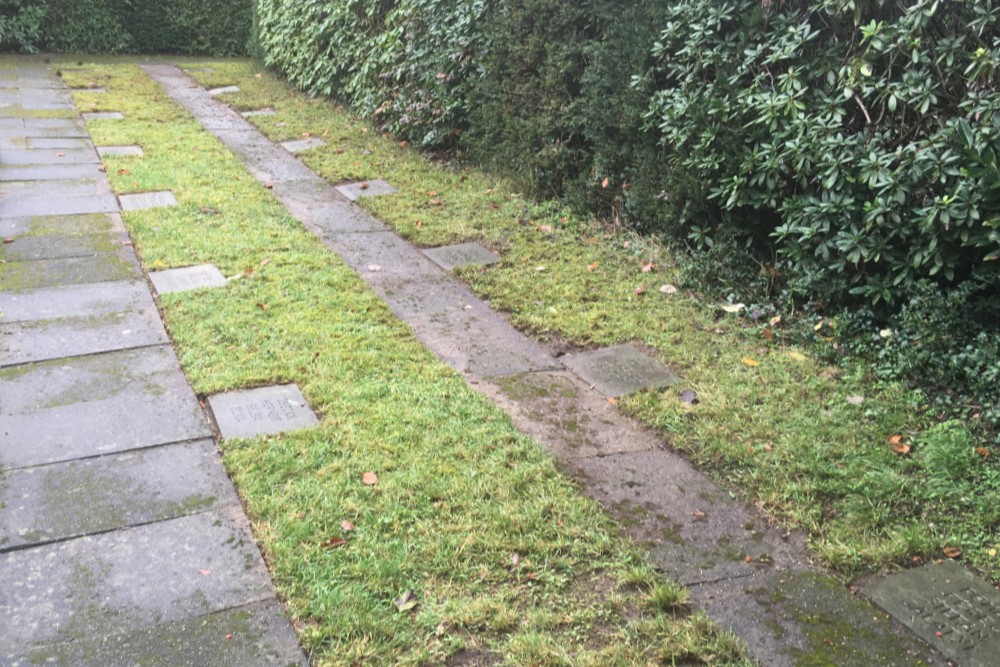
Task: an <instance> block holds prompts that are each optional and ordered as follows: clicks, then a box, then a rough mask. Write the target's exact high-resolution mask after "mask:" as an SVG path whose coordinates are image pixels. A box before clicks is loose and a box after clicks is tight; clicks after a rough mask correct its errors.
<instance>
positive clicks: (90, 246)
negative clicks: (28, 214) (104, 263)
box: [0, 233, 131, 262]
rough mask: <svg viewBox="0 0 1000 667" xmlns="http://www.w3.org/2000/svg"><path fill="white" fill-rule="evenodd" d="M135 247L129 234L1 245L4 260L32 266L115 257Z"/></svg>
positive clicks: (57, 237) (45, 238)
mask: <svg viewBox="0 0 1000 667" xmlns="http://www.w3.org/2000/svg"><path fill="white" fill-rule="evenodd" d="M124 243H131V242H130V241H129V240H128V235H127V234H121V233H120V234H72V235H69V234H58V235H51V236H48V235H47V236H41V235H40V236H21V237H15V238H14V239H13V241H12V242H10V243H4V244H3V245H0V260H2V261H4V262H30V261H38V260H43V259H65V258H70V257H90V256H93V255H97V254H100V253H113V252H117V251H118V250H120V249H121V248H122V245H123V244H124Z"/></svg>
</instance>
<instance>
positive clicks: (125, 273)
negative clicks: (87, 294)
mask: <svg viewBox="0 0 1000 667" xmlns="http://www.w3.org/2000/svg"><path fill="white" fill-rule="evenodd" d="M11 245H15V244H11ZM141 275H142V272H141V271H140V270H139V263H138V261H137V259H136V257H135V253H134V252H133V251H132V249H131V248H129V247H127V246H122V245H119V246H118V247H117V248H116V249H109V250H108V251H107V252H105V253H101V254H99V255H89V256H79V257H64V258H61V259H45V260H40V261H34V262H8V263H6V264H0V286H2V287H3V289H5V290H11V291H26V290H37V289H43V288H47V287H61V286H65V285H83V284H90V283H105V282H118V281H122V280H129V279H133V278H139V277H140V276H141Z"/></svg>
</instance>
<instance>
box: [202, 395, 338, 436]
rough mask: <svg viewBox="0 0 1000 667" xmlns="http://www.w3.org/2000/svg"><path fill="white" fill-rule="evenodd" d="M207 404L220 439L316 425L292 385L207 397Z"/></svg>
mask: <svg viewBox="0 0 1000 667" xmlns="http://www.w3.org/2000/svg"><path fill="white" fill-rule="evenodd" d="M208 405H209V407H210V408H211V409H212V414H213V415H214V416H215V422H216V424H218V426H219V431H220V432H221V433H222V437H223V438H253V437H256V436H258V435H270V434H273V433H284V432H286V431H295V430H298V429H303V428H309V427H311V426H316V425H317V424H319V420H318V419H317V418H316V415H315V414H314V413H313V411H312V410H311V409H310V408H309V405H308V403H306V399H305V397H304V396H302V392H301V391H299V388H298V387H297V386H295V385H294V384H286V385H279V386H275V387H261V388H260V389H249V390H245V391H231V392H227V393H225V394H216V395H215V396H209V398H208Z"/></svg>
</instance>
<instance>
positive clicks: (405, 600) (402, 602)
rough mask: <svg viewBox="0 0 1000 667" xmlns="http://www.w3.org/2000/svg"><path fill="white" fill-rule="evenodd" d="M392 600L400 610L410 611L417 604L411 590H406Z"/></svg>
mask: <svg viewBox="0 0 1000 667" xmlns="http://www.w3.org/2000/svg"><path fill="white" fill-rule="evenodd" d="M392 602H393V604H395V605H396V609H398V610H399V611H400V612H404V611H410V610H411V609H413V608H414V607H416V606H417V598H416V597H415V596H414V595H413V591H406V592H405V593H403V594H402V595H400V596H399V597H398V598H396V599H395V600H393V601H392Z"/></svg>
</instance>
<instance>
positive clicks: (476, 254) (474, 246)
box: [424, 243, 500, 271]
mask: <svg viewBox="0 0 1000 667" xmlns="http://www.w3.org/2000/svg"><path fill="white" fill-rule="evenodd" d="M424 254H425V255H427V256H428V257H430V258H431V259H432V260H433V261H434V262H435V263H436V264H437V265H438V266H440V267H441V268H442V269H444V270H445V271H451V270H452V269H455V268H461V267H463V266H472V265H475V266H489V265H490V264H496V263H497V262H499V261H500V258H499V257H497V255H496V254H495V253H494V252H493V251H492V250H487V249H486V248H484V247H483V246H481V245H479V244H478V243H459V244H457V245H449V246H442V247H440V248H428V249H427V250H424Z"/></svg>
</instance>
